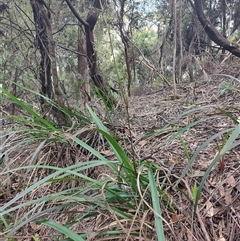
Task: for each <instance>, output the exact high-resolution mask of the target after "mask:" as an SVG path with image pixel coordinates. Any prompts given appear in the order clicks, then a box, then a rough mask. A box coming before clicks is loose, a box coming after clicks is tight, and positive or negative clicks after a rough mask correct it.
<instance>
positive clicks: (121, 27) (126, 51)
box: [118, 0, 132, 96]
mask: <svg viewBox="0 0 240 241" xmlns="http://www.w3.org/2000/svg"><path fill="white" fill-rule="evenodd" d="M124 7H125V0H120V14H119V16H118V21H119V23H118V24H119V31H120V37H121V40H122V43H123V45H124V56H125V63H126V68H127V76H128V82H127V92H128V96H130V95H131V91H130V90H131V85H132V73H131V67H130V62H131V61H130V58H129V44H128V38H127V36H126V34H125V32H124V20H123V16H124Z"/></svg>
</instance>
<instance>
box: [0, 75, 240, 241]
mask: <svg viewBox="0 0 240 241" xmlns="http://www.w3.org/2000/svg"><path fill="white" fill-rule="evenodd" d="M121 107H123V106H122V105H121ZM122 109H124V108H122ZM126 116H127V115H126V113H125V112H124V111H119V112H116V113H115V114H114V115H113V116H112V121H111V122H112V125H114V128H113V129H114V131H116V133H115V134H116V136H118V140H119V143H120V144H121V146H122V147H123V148H124V150H126V152H127V153H129V156H131V157H132V158H134V159H135V160H140V161H141V162H144V161H152V162H154V163H158V164H159V165H160V166H161V167H162V170H163V172H164V173H165V174H166V177H167V178H168V179H169V180H168V183H170V184H171V183H172V185H174V183H175V182H176V178H177V177H178V176H179V175H181V173H182V172H183V170H184V168H185V167H186V165H187V164H188V162H189V160H190V159H191V158H192V157H193V156H194V154H195V153H196V152H198V148H199V147H200V146H201V145H202V144H203V143H204V142H205V141H207V140H208V138H210V137H212V136H214V135H216V136H215V137H216V138H215V139H213V140H212V141H209V143H208V144H207V145H206V147H205V148H203V149H202V150H200V151H199V153H198V155H196V158H195V161H194V163H193V166H192V167H191V169H190V171H189V172H188V173H187V175H186V176H185V177H184V180H183V181H182V183H181V185H182V186H184V188H185V189H186V190H187V193H188V195H189V196H191V188H192V187H193V186H194V184H195V183H197V184H199V183H200V182H201V180H202V178H203V176H204V174H205V172H206V170H207V168H208V167H209V165H210V164H211V163H212V161H213V160H214V158H215V157H216V155H217V154H218V152H219V151H220V150H221V149H222V147H223V146H224V144H225V142H226V140H227V138H229V136H227V134H226V133H228V132H226V133H225V134H224V130H228V129H231V128H235V127H236V125H237V124H236V121H237V120H238V119H240V83H239V82H238V81H237V80H236V79H235V80H233V79H226V78H223V79H218V80H210V81H198V82H194V83H182V84H181V85H179V86H177V95H176V96H175V97H174V93H173V89H172V87H166V86H158V87H156V86H155V87H144V88H137V89H135V90H134V91H133V96H132V97H131V98H130V100H129V119H128V118H127V117H126ZM234 121H235V123H234ZM182 129H183V131H182V133H181V135H176V136H175V138H173V139H171V140H169V138H171V137H172V136H173V135H174V133H177V132H180V131H181V130H182ZM221 132H222V133H221ZM217 133H219V134H217ZM167 141H168V142H167ZM238 141H239V140H238V138H237V140H236V143H237V142H238ZM166 142H167V143H166ZM131 144H132V145H131ZM237 144H238V143H237ZM109 153H110V156H111V154H112V152H111V151H108V150H105V151H104V152H103V153H102V154H105V155H106V156H107V157H108V154H109ZM133 153H134V154H133ZM109 159H111V157H109ZM103 172H104V169H96V170H95V173H94V174H93V176H95V177H97V176H99V175H100V174H101V175H102V174H104V173H103ZM165 192H166V193H167V194H168V195H169V197H170V199H171V200H172V202H173V203H174V204H175V205H176V206H177V207H178V210H177V213H170V212H169V211H168V210H167V208H166V209H164V208H163V216H164V218H165V220H166V221H167V222H168V223H169V225H166V226H165V227H166V230H165V231H166V240H169V241H170V240H172V241H176V240H181V241H185V240H186V241H188V240H193V241H195V240H197V241H206V240H207V241H210V240H214V241H216V240H217V241H224V240H229V241H239V240H240V218H239V213H240V146H239V145H236V146H235V147H234V148H233V149H232V150H230V151H228V152H227V153H226V154H225V155H224V156H223V157H222V159H221V161H220V162H218V163H217V164H216V165H214V166H213V168H212V170H211V172H210V174H209V177H208V179H207V181H206V183H205V185H204V188H203V190H202V194H201V198H200V200H199V204H198V213H197V221H196V222H195V219H193V217H192V214H193V203H192V202H190V201H189V200H187V199H186V198H185V197H184V195H179V193H178V194H177V193H176V192H175V191H174V190H173V189H166V190H165ZM16 195H17V193H16ZM11 198H14V197H13V196H12V197H11ZM6 201H9V198H8V200H7V199H1V195H0V206H1V205H3V204H4V202H6ZM171 228H172V229H171ZM168 229H169V230H168ZM173 232H175V233H173ZM28 233H29V226H26V229H25V230H22V231H21V233H19V235H23V234H24V235H27V234H28ZM0 240H1V239H0ZM18 240H24V239H20V238H19V239H18ZM25 240H27V239H25ZM29 240H30V239H29ZM104 240H107V239H104ZM116 240H118V239H116ZM136 240H139V239H136ZM152 240H156V239H155V238H154V237H153V239H152Z"/></svg>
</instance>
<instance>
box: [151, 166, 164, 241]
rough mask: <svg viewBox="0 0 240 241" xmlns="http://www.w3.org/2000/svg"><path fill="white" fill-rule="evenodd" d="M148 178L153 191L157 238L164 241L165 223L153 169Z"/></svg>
mask: <svg viewBox="0 0 240 241" xmlns="http://www.w3.org/2000/svg"><path fill="white" fill-rule="evenodd" d="M148 178H149V184H150V191H151V196H152V203H153V210H154V218H155V226H156V230H157V238H158V241H164V240H165V237H164V230H163V222H162V219H161V215H162V210H161V207H160V202H159V197H158V191H157V185H156V182H155V179H154V176H153V172H152V169H151V168H149V169H148ZM156 214H157V215H156Z"/></svg>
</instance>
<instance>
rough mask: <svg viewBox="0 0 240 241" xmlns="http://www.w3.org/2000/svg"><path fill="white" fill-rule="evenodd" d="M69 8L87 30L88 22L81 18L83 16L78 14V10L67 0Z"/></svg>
mask: <svg viewBox="0 0 240 241" xmlns="http://www.w3.org/2000/svg"><path fill="white" fill-rule="evenodd" d="M65 1H66V3H67V5H68V7H69V8H70V9H71V11H72V13H73V15H74V16H75V17H76V18H77V20H78V21H79V22H80V23H81V24H83V25H84V27H85V28H88V27H89V24H88V22H86V21H85V20H84V19H82V18H81V16H80V15H79V14H78V12H77V11H76V9H75V8H74V7H73V5H72V3H71V2H70V1H69V0H65Z"/></svg>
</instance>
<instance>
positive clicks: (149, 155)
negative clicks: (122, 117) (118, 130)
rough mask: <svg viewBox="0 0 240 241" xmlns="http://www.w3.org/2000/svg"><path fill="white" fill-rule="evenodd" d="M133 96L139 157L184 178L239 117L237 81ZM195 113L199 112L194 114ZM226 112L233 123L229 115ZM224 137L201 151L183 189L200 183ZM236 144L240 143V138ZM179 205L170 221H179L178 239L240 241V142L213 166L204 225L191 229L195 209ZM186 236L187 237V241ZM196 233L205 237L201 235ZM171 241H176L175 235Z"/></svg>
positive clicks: (204, 193) (207, 186)
mask: <svg viewBox="0 0 240 241" xmlns="http://www.w3.org/2000/svg"><path fill="white" fill-rule="evenodd" d="M133 94H134V96H133V97H132V98H131V101H130V104H129V112H130V120H131V135H132V137H131V138H132V139H133V143H134V145H133V146H134V151H135V155H136V158H137V159H138V160H142V161H145V160H151V161H153V162H157V163H158V164H160V166H162V167H163V169H164V170H166V172H168V173H174V172H176V173H180V174H181V173H182V171H183V170H184V168H185V167H186V165H187V164H188V161H189V159H190V158H191V157H193V155H194V153H195V152H196V151H197V149H198V148H199V147H200V146H201V144H202V143H204V142H205V141H207V139H208V138H210V137H212V136H213V135H215V134H217V133H219V132H221V131H224V130H227V129H230V128H234V127H236V123H234V120H235V121H236V120H237V119H240V83H239V82H238V81H237V80H236V79H234V80H233V79H226V78H223V79H218V80H215V81H213V80H210V81H199V82H194V83H186V84H184V83H183V84H181V85H180V86H178V87H177V98H176V99H174V94H173V89H172V87H148V88H146V87H145V88H138V89H136V90H134V93H133ZM193 109H195V111H193V112H191V110H193ZM183 113H185V114H183ZM226 113H228V114H227V115H229V116H231V117H232V119H231V118H229V117H227V116H226ZM179 115H181V117H180V116H179ZM177 117H178V118H177ZM234 118H236V119H234ZM199 120H202V121H199ZM195 121H199V123H197V124H196V125H193V126H191V127H190V125H189V124H190V123H194V122H195ZM125 125H126V124H125ZM188 125H189V128H187V129H186V131H185V132H183V133H182V134H181V137H180V138H179V137H177V138H174V139H173V140H172V141H170V142H169V143H168V144H164V142H165V141H166V140H167V139H168V138H169V137H170V136H172V135H173V133H172V131H173V129H174V128H172V126H175V129H176V131H177V130H181V129H182V128H184V127H185V126H188ZM226 139H227V138H226V134H222V135H220V134H219V135H218V134H217V137H216V138H215V139H214V140H213V141H211V142H209V144H208V145H206V147H205V148H204V149H203V150H201V151H200V152H199V154H198V155H197V157H196V160H195V161H194V164H193V167H192V169H191V173H189V174H188V177H187V179H185V180H187V181H186V182H185V184H184V185H186V187H187V189H188V188H189V189H190V187H193V185H194V183H200V182H201V180H202V177H203V176H204V174H205V171H206V170H207V168H208V167H209V165H210V164H211V163H212V161H213V160H214V158H215V157H216V155H217V153H218V152H219V150H221V148H222V147H223V145H224V144H225V142H226ZM237 141H238V142H239V139H238V138H237ZM125 148H128V149H129V152H131V150H130V148H129V146H128V147H127V145H126V146H125ZM177 199H178V198H177ZM178 201H179V207H180V209H179V213H181V215H179V216H178V217H175V219H174V217H171V221H172V222H176V223H178V221H179V220H180V219H181V222H179V224H178V225H175V228H176V227H177V229H178V231H177V232H176V236H177V239H176V240H198V241H200V240H209V239H208V238H207V233H208V234H209V237H211V238H210V240H218V241H224V240H231V241H233V240H235V241H237V240H240V218H239V213H240V146H239V143H238V145H237V146H236V147H235V148H233V149H232V150H231V151H228V152H227V153H226V154H225V155H224V156H223V157H222V159H221V161H220V162H217V165H214V167H213V168H212V171H211V172H210V175H209V177H208V179H207V181H206V183H205V186H204V189H203V191H202V196H201V199H200V202H199V210H200V211H199V216H198V221H199V223H200V224H201V222H202V223H204V224H203V225H202V226H201V225H199V227H196V226H195V227H194V225H193V226H191V225H190V226H191V228H190V229H189V230H188V228H187V227H186V226H188V225H187V224H186V223H188V222H186V223H185V224H184V222H185V221H186V220H192V216H191V215H192V209H191V208H190V206H189V203H187V202H184V201H183V200H182V199H181V198H179V199H178ZM175 202H176V201H175ZM188 224H189V223H188ZM185 225H186V226H185ZM203 227H205V228H206V229H205V230H204V228H203ZM190 230H191V231H193V230H195V231H194V232H193V233H195V234H196V236H195V239H194V238H193V237H191V235H190V233H191V231H190ZM188 232H189V236H188V238H186V233H188ZM197 232H199V234H200V233H202V235H199V236H198V235H197ZM201 237H204V238H201ZM167 240H175V239H174V238H173V237H172V234H171V232H170V236H169V237H167Z"/></svg>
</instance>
